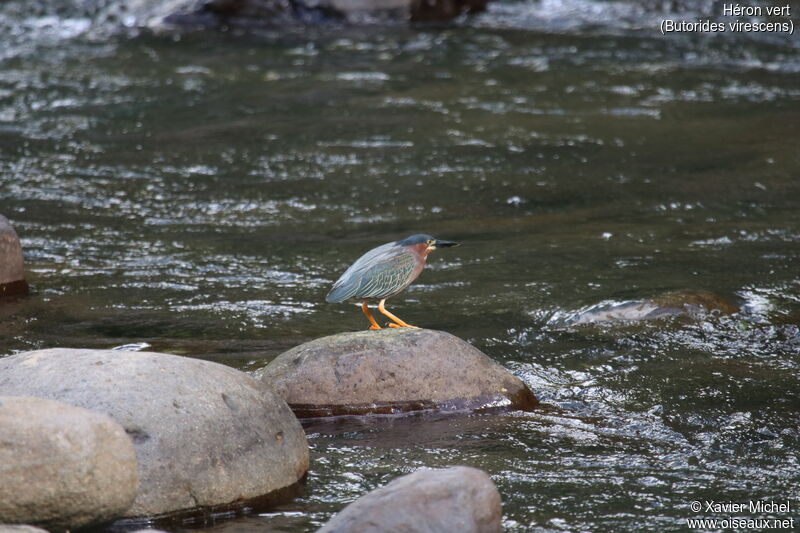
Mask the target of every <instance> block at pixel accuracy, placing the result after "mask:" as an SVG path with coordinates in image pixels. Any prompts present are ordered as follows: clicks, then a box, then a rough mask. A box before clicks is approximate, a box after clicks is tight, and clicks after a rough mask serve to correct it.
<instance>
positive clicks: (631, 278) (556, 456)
mask: <svg viewBox="0 0 800 533" xmlns="http://www.w3.org/2000/svg"><path fill="white" fill-rule="evenodd" d="M20 6H24V4H23V3H20V2H9V3H5V4H3V5H2V6H0V14H1V15H2V16H0V19H2V22H0V29H2V30H4V31H2V32H0V213H3V214H5V215H6V216H8V217H9V218H10V219H11V220H12V221H13V222H14V224H15V225H16V227H17V230H18V232H19V233H20V235H21V237H22V240H23V245H24V248H25V250H26V261H27V267H28V272H29V282H30V283H31V285H32V289H33V294H32V296H31V297H29V298H28V299H26V300H23V301H19V302H13V303H7V304H4V305H3V306H2V307H0V316H2V321H1V322H0V353H3V354H8V353H12V352H15V351H19V350H28V349H35V348H42V347H50V346H75V347H97V348H101V347H102V348H107V347H113V346H118V345H122V344H126V343H139V342H146V343H148V344H150V345H152V348H150V349H153V350H157V351H163V352H169V353H177V354H184V355H189V356H194V357H202V358H206V359H211V360H215V361H220V362H223V363H225V364H230V365H233V366H235V367H237V368H241V369H244V370H246V371H253V370H255V369H257V368H260V367H262V366H263V365H265V364H266V363H267V362H268V361H269V360H270V359H271V358H272V357H273V356H274V355H276V354H277V353H280V352H281V351H283V350H285V349H287V348H289V347H291V346H294V345H296V344H298V343H300V342H303V341H306V340H309V339H312V338H316V337H319V336H322V335H327V334H332V333H336V332H339V331H342V330H357V329H362V328H364V327H365V325H366V324H365V321H364V320H363V316H362V315H361V313H360V312H359V311H358V310H357V309H356V308H355V307H350V306H347V305H331V304H326V303H325V302H324V295H325V293H326V292H327V290H328V288H329V286H330V284H331V282H332V281H333V280H335V279H336V278H337V277H338V275H339V274H340V273H341V272H342V271H343V270H344V269H345V268H346V267H347V266H348V264H349V263H350V262H351V261H352V260H353V259H355V258H356V257H357V256H358V255H359V254H361V253H362V252H364V251H365V250H367V249H369V248H371V247H373V246H375V245H377V244H380V243H383V242H386V241H389V240H394V239H397V238H400V237H404V236H406V235H408V234H411V233H416V232H426V233H431V234H433V235H436V236H439V237H441V238H446V239H453V240H458V241H461V242H463V243H464V244H463V246H461V247H459V248H456V249H450V250H443V251H441V252H437V253H436V255H434V256H432V257H431V262H430V264H429V267H428V269H426V271H425V272H424V273H423V275H422V276H421V277H420V279H419V280H418V282H417V283H416V284H415V285H413V286H412V287H410V288H409V289H408V290H407V291H406V292H405V293H403V294H402V295H400V296H398V297H396V298H394V299H393V300H392V302H391V303H392V305H391V306H390V308H391V309H392V310H393V311H395V312H396V313H397V314H398V315H399V316H401V317H402V318H404V319H405V320H408V321H409V322H411V323H414V324H419V325H421V326H425V327H429V328H435V329H442V330H447V331H450V332H452V333H454V334H456V335H459V336H461V337H463V338H465V339H468V340H469V341H470V342H472V343H474V344H475V345H477V346H478V347H479V348H481V349H483V350H484V351H485V352H486V353H488V354H489V355H490V356H491V357H493V358H494V359H495V360H497V361H499V362H501V363H502V364H504V365H505V366H507V367H509V368H510V369H512V370H513V371H514V372H515V373H516V374H517V375H519V376H520V377H521V378H522V379H524V380H525V381H526V382H527V383H528V384H529V385H530V386H531V388H532V389H533V390H534V391H536V392H537V394H538V395H539V396H540V398H541V399H542V400H543V401H545V402H546V403H548V404H550V407H548V408H545V409H542V410H540V411H538V412H536V413H525V414H522V413H510V414H506V415H499V416H498V415H493V416H488V415H483V416H479V415H474V416H469V417H460V418H452V417H439V416H435V415H429V416H421V417H407V418H403V419H382V420H379V421H370V422H365V421H343V422H340V423H337V424H318V425H311V426H309V428H308V432H309V438H310V440H309V442H310V445H311V447H312V464H311V470H310V472H309V476H308V480H307V483H306V486H305V491H304V493H303V495H302V496H301V497H300V498H299V499H297V500H296V501H294V502H292V503H290V504H286V505H284V506H281V507H280V508H278V509H277V510H276V511H275V512H270V513H265V514H258V513H255V514H250V515H248V516H244V517H239V518H235V519H224V518H221V519H220V520H218V521H217V522H216V523H214V524H205V525H203V527H204V528H206V529H208V530H209V531H212V530H213V531H226V532H232V531H244V532H250V531H256V530H261V529H262V528H263V527H265V526H268V527H270V528H273V529H275V530H280V531H312V530H314V529H315V527H317V526H319V525H320V524H322V523H323V522H324V521H326V520H327V519H328V518H329V517H330V516H331V515H332V514H333V513H335V512H336V511H337V510H339V509H340V508H341V507H343V506H344V505H345V504H346V503H348V502H350V501H352V500H353V499H354V498H356V497H358V496H359V495H361V494H363V493H364V492H366V491H368V490H370V489H372V488H375V487H377V486H380V485H382V484H384V483H386V482H388V481H389V480H391V479H392V478H394V477H395V476H397V475H398V473H404V472H410V471H413V470H415V469H417V468H418V467H421V466H445V465H452V464H467V465H472V466H477V467H480V468H483V469H485V470H486V471H487V472H489V474H490V475H491V476H492V478H493V479H494V481H495V482H496V483H497V485H498V487H499V488H500V491H501V494H502V497H503V501H504V524H505V527H506V528H507V529H508V530H510V531H528V530H543V531H544V530H552V531H555V530H562V529H566V530H593V531H597V530H608V531H620V530H631V529H647V530H675V529H685V528H686V523H685V519H686V518H687V517H690V516H694V515H693V513H691V512H690V511H689V508H688V504H689V502H691V501H693V500H705V499H714V500H721V501H745V502H746V501H748V500H758V499H776V500H778V499H781V500H785V499H790V500H792V501H793V502H794V503H795V507H796V506H797V505H800V483H798V475H797V471H798V449H799V446H798V444H799V442H798V441H799V440H800V432H799V431H798V427H800V414H799V413H800V387H798V364H799V363H800V332H799V330H798V326H799V325H800V276H798V258H799V257H800V210H799V209H798V208H800V150H798V148H800V144H799V143H798V139H800V104H799V103H798V102H800V85H798V81H800V77H798V76H799V75H800V53H799V52H800V45H799V43H798V39H797V38H796V37H786V36H780V35H778V36H776V35H759V34H752V35H735V36H734V35H714V36H709V35H702V34H683V35H669V36H666V37H663V36H661V35H660V34H659V33H658V32H657V29H656V28H657V24H658V22H657V20H658V18H659V17H663V16H664V15H663V14H662V12H661V11H656V12H653V11H648V10H645V9H642V8H641V7H639V6H638V4H636V5H633V4H630V3H628V2H600V1H593V0H576V1H566V0H564V1H561V2H555V1H545V0H542V1H541V2H515V3H499V4H492V5H491V6H490V9H489V11H488V13H486V14H484V15H481V16H479V17H476V18H473V19H469V20H465V21H461V22H459V23H457V24H454V25H450V26H444V27H427V26H422V27H416V28H411V29H408V28H402V27H381V28H375V27H368V28H348V27H345V28H341V27H340V28H329V29H319V28H317V29H312V28H306V29H304V30H302V31H296V32H292V33H289V34H286V35H283V36H276V35H274V34H272V33H270V32H263V33H259V32H254V33H250V34H247V35H231V34H214V33H203V34H202V35H188V36H185V37H183V38H182V39H180V40H173V39H169V38H156V37H148V36H139V37H136V38H124V37H118V38H113V39H103V40H101V39H97V38H93V37H92V36H91V32H90V33H89V34H87V33H85V32H86V31H87V29H89V28H90V26H91V22H90V21H89V20H88V19H85V18H82V17H80V16H75V17H74V18H66V19H64V18H63V17H62V18H56V17H54V16H51V15H50V14H47V13H34V14H31V13H27V12H26V10H25V9H24V8H22V7H20ZM798 9H800V8H798ZM686 16H687V17H688V18H691V16H692V15H691V13H690V14H689V15H686ZM304 34H305V35H304ZM687 290H704V291H710V292H712V293H715V294H717V295H719V296H720V297H721V298H725V299H728V300H730V301H732V302H734V303H735V304H736V305H737V306H738V307H739V308H740V311H739V312H737V313H734V314H732V315H727V314H722V313H709V314H705V315H700V316H693V317H672V318H666V319H663V320H653V321H646V322H641V323H635V324H630V323H617V322H603V323H597V324H594V325H584V326H574V325H573V326H570V325H569V324H568V323H566V322H564V321H560V320H559V317H565V316H570V315H572V314H575V313H579V312H581V311H582V310H586V309H591V308H592V306H598V305H605V304H607V303H609V302H612V303H613V302H627V301H634V300H635V301H638V300H643V299H649V298H657V297H659V296H661V295H664V294H667V293H670V292H673V291H687ZM778 518H788V516H778ZM180 527H181V526H178V525H172V526H169V527H168V529H171V530H174V531H177V530H178V529H180ZM187 527H188V526H187Z"/></svg>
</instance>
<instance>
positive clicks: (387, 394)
mask: <svg viewBox="0 0 800 533" xmlns="http://www.w3.org/2000/svg"><path fill="white" fill-rule="evenodd" d="M257 376H258V377H260V378H261V379H262V380H263V381H264V382H265V383H267V384H269V386H270V387H272V388H273V389H274V390H275V391H276V392H277V393H278V395H280V396H281V397H282V398H284V399H285V400H286V402H287V403H288V404H289V406H290V407H291V408H292V409H293V410H294V412H295V414H297V416H298V417H301V418H302V417H318V416H335V415H347V414H372V413H399V412H405V411H414V410H420V409H442V410H460V409H479V408H484V407H508V408H513V409H530V408H532V407H534V406H535V405H536V404H537V403H538V401H537V400H536V397H535V396H534V394H533V393H532V392H531V391H530V389H528V387H527V386H526V385H525V384H524V383H523V382H522V381H520V379H519V378H517V377H515V376H513V375H512V374H510V373H509V372H508V371H507V370H505V369H504V368H503V367H501V366H500V365H498V364H497V363H495V362H494V361H492V360H491V359H490V358H489V357H488V356H486V355H485V354H484V353H483V352H481V351H480V350H478V349H477V348H474V347H473V346H472V345H470V344H468V343H466V342H464V341H462V340H461V339H459V338H458V337H454V336H453V335H450V334H449V333H444V332H441V331H433V330H426V329H406V328H397V329H382V330H380V331H362V332H354V333H340V334H338V335H332V336H330V337H323V338H321V339H316V340H314V341H311V342H307V343H305V344H301V345H300V346H296V347H295V348H292V349H291V350H289V351H287V352H284V353H283V354H281V355H279V356H278V357H277V358H275V360H274V361H272V362H271V363H270V364H269V365H267V366H266V367H265V368H264V369H263V370H261V371H260V372H258V373H257Z"/></svg>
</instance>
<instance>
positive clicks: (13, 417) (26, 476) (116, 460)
mask: <svg viewBox="0 0 800 533" xmlns="http://www.w3.org/2000/svg"><path fill="white" fill-rule="evenodd" d="M0 480H2V482H0V523H18V524H36V525H40V526H43V527H46V528H48V529H50V530H67V529H74V528H78V527H83V526H86V525H90V524H97V523H102V522H106V521H109V520H112V519H114V518H116V517H120V516H123V515H124V514H125V513H126V512H127V510H128V509H129V508H130V506H131V504H132V503H133V500H134V498H135V497H136V492H137V489H138V488H139V480H138V477H137V475H136V454H135V452H134V450H133V443H132V442H131V439H130V437H129V436H128V435H127V434H126V433H125V430H124V429H123V428H122V426H120V425H119V424H117V423H116V422H114V421H113V420H112V419H111V418H109V417H108V416H106V415H103V414H100V413H95V412H92V411H88V410H86V409H81V408H80V407H74V406H72V405H67V404H65V403H61V402H56V401H53V400H45V399H42V398H25V397H15V396H0ZM2 527H3V526H0V529H1V528H2ZM20 533H23V532H20Z"/></svg>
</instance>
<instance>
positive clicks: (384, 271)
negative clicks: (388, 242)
mask: <svg viewBox="0 0 800 533" xmlns="http://www.w3.org/2000/svg"><path fill="white" fill-rule="evenodd" d="M416 265H417V259H416V258H415V257H414V255H413V254H412V253H411V252H408V251H405V250H404V251H401V252H399V253H395V254H391V255H388V256H387V257H385V258H382V259H381V260H380V261H378V262H377V263H375V264H374V265H373V266H372V267H370V268H369V269H368V270H367V271H366V272H365V273H364V276H363V277H362V282H361V286H360V287H359V289H358V292H357V293H356V298H388V297H389V296H391V295H393V294H395V293H397V292H400V291H401V290H403V288H405V286H406V285H408V284H409V283H410V282H411V276H412V275H413V273H414V267H415V266H416Z"/></svg>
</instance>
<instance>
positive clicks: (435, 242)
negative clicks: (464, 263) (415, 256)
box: [397, 233, 459, 255]
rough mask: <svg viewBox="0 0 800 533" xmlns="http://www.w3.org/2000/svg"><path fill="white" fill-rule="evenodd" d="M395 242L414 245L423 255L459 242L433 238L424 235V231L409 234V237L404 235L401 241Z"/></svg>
mask: <svg viewBox="0 0 800 533" xmlns="http://www.w3.org/2000/svg"><path fill="white" fill-rule="evenodd" d="M397 244H398V245H400V246H409V247H414V248H416V249H417V250H418V251H420V252H421V253H423V254H424V255H428V254H429V253H431V252H432V251H434V250H436V249H438V248H450V247H452V246H458V245H459V243H457V242H453V241H443V240H441V239H435V238H433V237H431V236H430V235H426V234H424V233H418V234H416V235H411V236H410V237H406V238H405V239H403V240H402V241H398V242H397Z"/></svg>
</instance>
